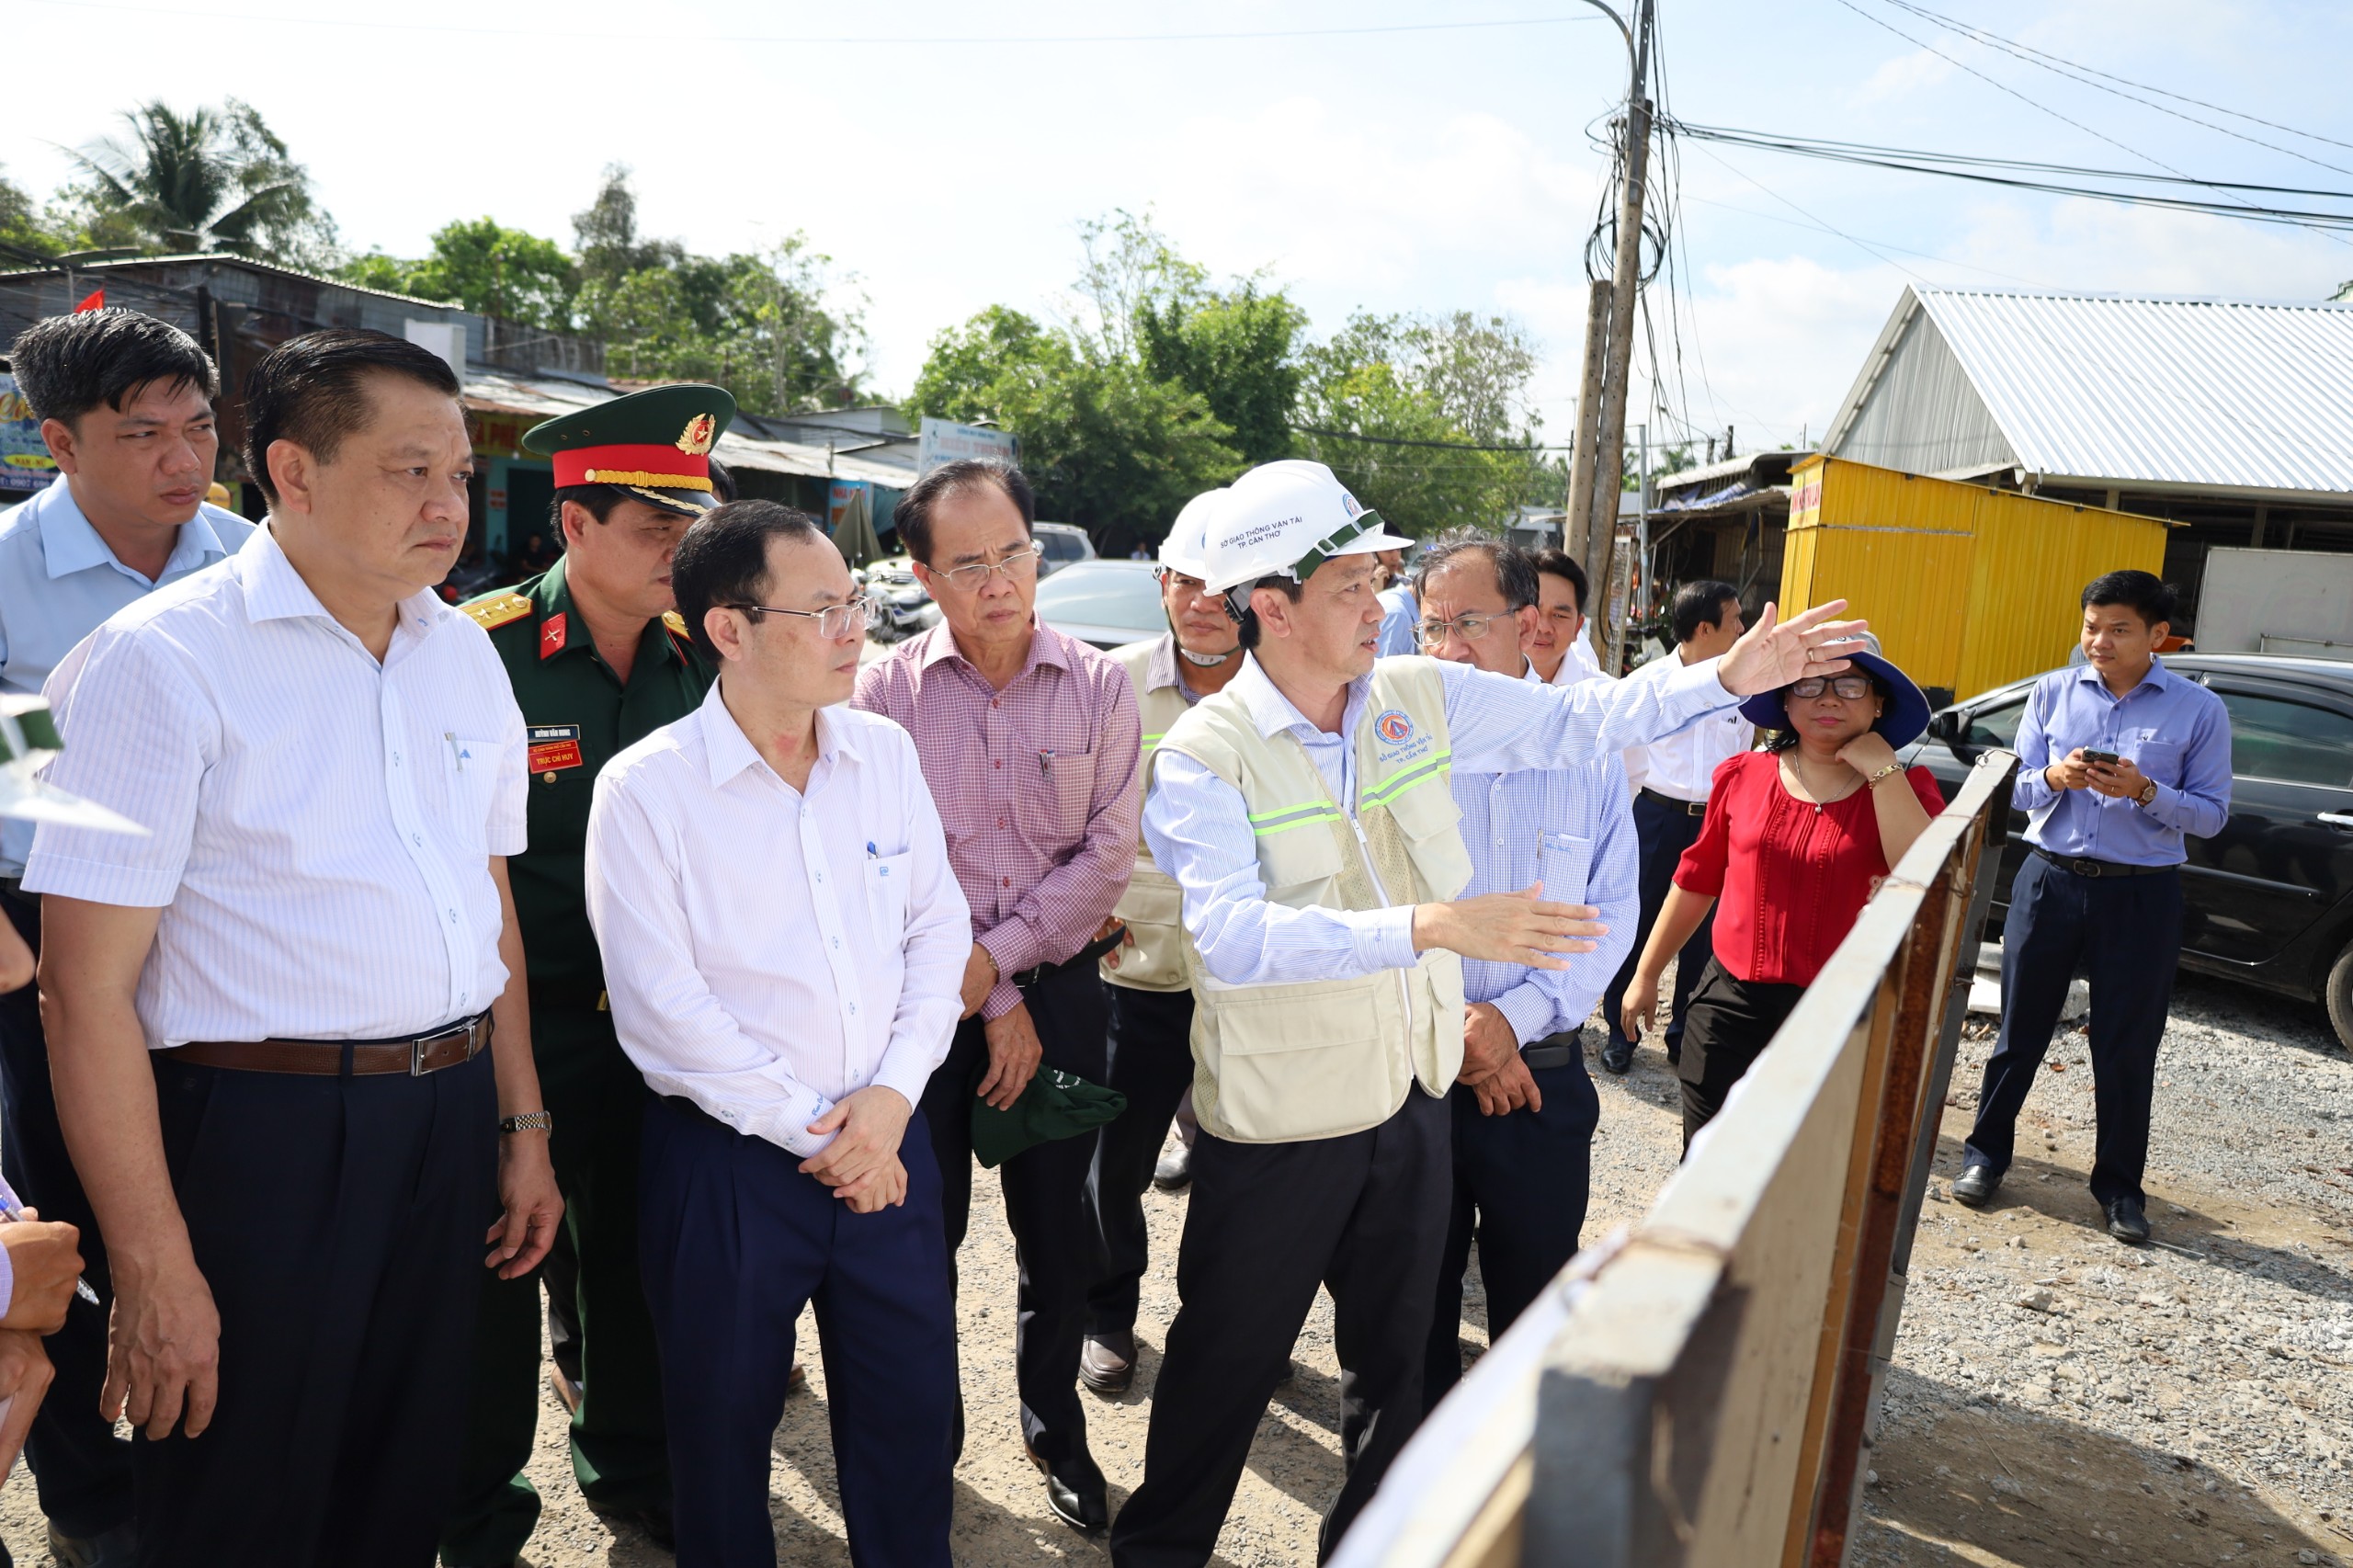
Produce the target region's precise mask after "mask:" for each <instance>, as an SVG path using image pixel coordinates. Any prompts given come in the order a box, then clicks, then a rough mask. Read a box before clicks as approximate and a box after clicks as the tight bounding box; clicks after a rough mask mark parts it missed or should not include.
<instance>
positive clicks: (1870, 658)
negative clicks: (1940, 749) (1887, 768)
mask: <svg viewBox="0 0 2353 1568" xmlns="http://www.w3.org/2000/svg"><path fill="white" fill-rule="evenodd" d="M1860 643H1861V645H1860V646H1859V647H1858V646H1854V645H1853V644H1849V645H1847V647H1846V648H1843V649H1841V650H1840V653H1841V656H1843V657H1845V658H1847V659H1848V660H1850V661H1852V662H1853V664H1854V666H1855V668H1857V669H1859V670H1861V671H1862V672H1863V673H1864V674H1866V675H1873V676H1878V677H1879V680H1880V684H1881V686H1884V687H1887V706H1886V708H1885V710H1883V711H1882V712H1881V714H1880V716H1879V722H1878V723H1876V724H1873V725H1872V726H1871V728H1872V729H1874V730H1877V731H1878V732H1879V733H1880V738H1881V739H1882V740H1884V741H1885V742H1887V744H1889V745H1892V746H1894V747H1896V748H1897V749H1898V750H1901V749H1902V748H1904V746H1908V745H1910V744H1912V743H1913V742H1914V741H1916V740H1918V739H1919V738H1920V737H1921V735H1922V734H1924V733H1926V732H1927V728H1928V699H1927V696H1926V695H1925V694H1924V693H1922V691H1921V690H1920V688H1919V687H1916V686H1915V685H1913V684H1912V677H1911V676H1907V675H1905V674H1904V672H1903V671H1902V670H1899V669H1897V668H1896V667H1895V665H1894V664H1893V661H1891V660H1889V659H1888V658H1887V657H1886V656H1885V655H1883V654H1882V653H1880V651H1879V639H1878V638H1876V637H1874V636H1872V635H1871V634H1870V632H1868V631H1866V632H1864V633H1863V635H1862V637H1861V639H1860ZM1788 690H1789V688H1788V687H1776V688H1775V689H1773V690H1771V691H1760V692H1758V693H1757V694H1756V696H1754V697H1752V698H1750V699H1748V700H1747V701H1745V702H1744V703H1742V704H1741V705H1740V716H1741V717H1742V718H1744V719H1745V720H1747V721H1748V722H1750V723H1752V724H1754V725H1756V727H1757V728H1758V729H1760V730H1786V729H1788V728H1789V727H1790V713H1789V710H1788V709H1787V708H1786V707H1784V706H1783V705H1782V698H1783V697H1784V696H1785V695H1787V693H1788Z"/></svg>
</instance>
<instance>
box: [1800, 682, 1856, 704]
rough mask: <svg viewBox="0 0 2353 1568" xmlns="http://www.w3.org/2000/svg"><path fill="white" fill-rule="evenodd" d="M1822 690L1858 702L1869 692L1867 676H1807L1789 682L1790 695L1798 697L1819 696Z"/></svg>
mask: <svg viewBox="0 0 2353 1568" xmlns="http://www.w3.org/2000/svg"><path fill="white" fill-rule="evenodd" d="M1824 690H1829V691H1834V692H1836V693H1837V694H1838V695H1839V696H1841V697H1843V698H1845V699H1847V701H1849V702H1859V701H1861V700H1862V699H1864V698H1866V697H1869V696H1870V694H1871V677H1870V676H1806V677H1805V678H1804V679H1802V680H1793V681H1791V682H1790V696H1791V697H1799V698H1813V697H1820V696H1821V695H1822V694H1823V692H1824Z"/></svg>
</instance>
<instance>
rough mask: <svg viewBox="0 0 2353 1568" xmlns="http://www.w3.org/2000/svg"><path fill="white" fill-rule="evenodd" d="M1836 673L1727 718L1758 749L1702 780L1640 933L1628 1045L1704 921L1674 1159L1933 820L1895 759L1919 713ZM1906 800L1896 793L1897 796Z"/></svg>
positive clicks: (1923, 713)
mask: <svg viewBox="0 0 2353 1568" xmlns="http://www.w3.org/2000/svg"><path fill="white" fill-rule="evenodd" d="M1851 657H1852V658H1853V660H1854V667H1853V668H1851V669H1849V670H1847V671H1845V672H1844V673H1843V674H1840V675H1836V676H1830V677H1829V678H1828V679H1826V680H1825V679H1822V678H1819V677H1816V678H1810V679H1806V680H1801V681H1797V682H1794V683H1792V684H1791V685H1789V686H1786V687H1782V688H1781V689H1780V690H1779V691H1772V692H1765V693H1762V694H1760V695H1758V696H1756V697H1752V698H1750V699H1748V700H1747V701H1746V702H1745V703H1744V704H1742V705H1741V712H1742V714H1743V715H1744V716H1745V717H1746V718H1748V719H1749V720H1750V721H1752V722H1755V723H1756V724H1757V725H1758V726H1759V727H1760V728H1764V729H1769V730H1771V731H1773V732H1774V733H1773V734H1772V736H1771V738H1770V739H1769V740H1768V742H1767V743H1766V745H1765V748H1764V749H1763V750H1761V751H1752V752H1746V753H1744V754H1742V755H1741V756H1735V757H1733V758H1732V759H1731V760H1730V761H1728V762H1726V763H1725V764H1723V766H1722V767H1719V768H1717V769H1716V776H1715V781H1714V784H1713V786H1712V787H1711V789H1710V790H1709V792H1708V814H1707V818H1706V820H1705V821H1704V822H1703V823H1702V824H1700V828H1699V838H1698V840H1697V841H1696V842H1694V843H1693V844H1692V846H1691V847H1690V848H1688V849H1687V850H1685V851H1684V852H1683V861H1682V864H1680V865H1679V866H1677V868H1676V871H1675V885H1674V887H1673V888H1671V889H1670V890H1669V891H1668V892H1667V895H1666V903H1665V906H1664V907H1663V908H1661V909H1660V911H1659V916H1658V921H1657V924H1655V925H1654V926H1652V927H1651V935H1650V941H1649V942H1648V943H1647V944H1646V945H1645V946H1644V947H1643V958H1642V962H1641V964H1640V965H1639V966H1638V967H1637V969H1636V971H1635V973H1634V979H1633V983H1631V984H1630V985H1629V986H1627V988H1626V995H1625V999H1624V1001H1623V1003H1622V1007H1623V1010H1624V1013H1623V1022H1624V1025H1625V1029H1626V1034H1627V1038H1629V1039H1632V1040H1639V1039H1640V1038H1642V1029H1643V1025H1644V1024H1646V1023H1648V1022H1649V1021H1650V1017H1651V1013H1652V1010H1653V1009H1654V1007H1655V1006H1657V1004H1658V983H1659V976H1660V974H1661V973H1662V972H1663V971H1665V968H1666V965H1667V960H1669V959H1671V958H1673V957H1674V955H1675V953H1676V952H1677V949H1680V948H1681V947H1682V946H1683V943H1684V940H1685V939H1686V938H1687V937H1689V936H1690V934H1691V933H1692V932H1693V931H1695V930H1697V929H1698V928H1699V922H1700V921H1701V920H1702V919H1704V918H1706V916H1707V914H1708V910H1709V908H1710V906H1711V905H1712V904H1715V903H1717V902H1718V901H1719V900H1721V901H1722V908H1720V909H1718V910H1717V911H1716V926H1715V943H1714V946H1715V956H1714V957H1713V958H1711V960H1709V961H1708V967H1707V968H1706V969H1705V970H1703V971H1700V975H1699V986H1698V988H1697V989H1696V990H1694V991H1693V993H1692V995H1691V1003H1690V1006H1689V1007H1688V1009H1687V1011H1686V1012H1685V1015H1684V1024H1683V1052H1682V1060H1681V1062H1679V1063H1678V1064H1677V1074H1678V1075H1679V1076H1680V1077H1681V1079H1682V1081H1683V1145H1684V1147H1685V1148H1686V1149H1688V1148H1689V1147H1690V1146H1691V1138H1692V1135H1693V1134H1694V1133H1696V1132H1698V1131H1699V1129H1700V1128H1702V1127H1705V1126H1706V1125H1707V1124H1708V1122H1709V1121H1710V1119H1712V1118H1713V1117H1714V1116H1715V1114H1716V1112H1717V1111H1719V1110H1721V1109H1722V1108H1723V1103H1724V1096H1726V1095H1728V1094H1730V1093H1731V1092H1732V1086H1733V1085H1734V1084H1736V1083H1738V1082H1739V1081H1740V1079H1741V1077H1742V1076H1743V1075H1744V1074H1746V1073H1747V1071H1748V1069H1749V1067H1750V1065H1751V1064H1752V1063H1754V1062H1756V1058H1757V1057H1758V1056H1759V1055H1760V1054H1761V1053H1762V1052H1763V1051H1764V1050H1765V1047H1766V1045H1767V1043H1768V1041H1770V1040H1772V1038H1773V1033H1774V1031H1775V1030H1777V1029H1779V1028H1780V1027H1781V1023H1782V1020H1784V1019H1785V1018H1787V1017H1789V1016H1790V1009H1791V1008H1793V1007H1795V1006H1797V1003H1798V998H1799V997H1800V996H1801V995H1802V994H1804V992H1805V988H1806V987H1807V986H1808V985H1811V984H1812V983H1813V977H1814V976H1815V975H1816V974H1818V973H1820V972H1821V970H1822V966H1823V965H1824V963H1825V962H1827V961H1828V960H1829V958H1830V954H1831V951H1832V950H1833V949H1836V947H1837V946H1838V944H1839V943H1840V942H1841V941H1842V940H1844V939H1845V937H1846V935H1847V930H1848V928H1849V927H1851V926H1853V925H1854V923H1855V916H1856V915H1859V914H1861V913H1862V908H1863V905H1864V903H1866V902H1867V901H1869V899H1870V895H1871V893H1872V892H1873V891H1874V890H1875V889H1876V888H1877V887H1878V886H1879V884H1880V881H1881V878H1883V877H1885V876H1886V875H1887V871H1888V868H1889V867H1890V866H1892V865H1893V864H1894V863H1895V862H1896V861H1898V860H1901V859H1902V858H1904V851H1905V850H1906V849H1909V848H1911V847H1912V841H1913V840H1914V839H1915V838H1918V837H1919V836H1920V834H1921V831H1922V830H1923V829H1925V828H1926V827H1927V825H1928V819H1929V817H1930V816H1932V815H1934V814H1935V813H1936V812H1940V811H1942V810H1944V804H1945V802H1944V796H1943V795H1942V794H1941V793H1939V792H1938V789H1937V783H1936V780H1935V778H1932V777H1931V776H1930V775H1929V773H1928V770H1927V768H1925V767H1914V768H1911V769H1909V770H1906V769H1905V767H1904V765H1903V764H1902V763H1900V762H1898V761H1896V759H1895V752H1896V748H1897V747H1899V746H1904V745H1909V744H1911V743H1912V742H1913V741H1914V740H1915V739H1917V738H1918V737H1919V734H1920V733H1921V732H1922V731H1923V730H1925V729H1927V725H1928V701H1927V698H1926V697H1924V696H1922V695H1921V693H1920V688H1919V687H1916V686H1915V685H1913V684H1912V681H1911V678H1910V677H1909V676H1906V675H1905V674H1904V672H1903V671H1902V670H1899V669H1897V668H1896V667H1895V666H1894V665H1892V664H1890V663H1889V662H1888V661H1887V660H1885V659H1883V658H1881V657H1880V655H1879V654H1878V653H1876V652H1859V653H1855V654H1853V655H1851ZM1906 786H1908V788H1907V787H1906Z"/></svg>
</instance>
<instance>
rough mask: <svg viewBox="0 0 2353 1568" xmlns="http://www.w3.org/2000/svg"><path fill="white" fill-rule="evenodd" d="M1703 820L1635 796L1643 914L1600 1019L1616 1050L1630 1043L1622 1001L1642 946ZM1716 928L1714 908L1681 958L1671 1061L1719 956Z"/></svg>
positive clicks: (1670, 1021) (1669, 1039) (1670, 1025)
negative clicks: (1714, 955) (1622, 1022)
mask: <svg viewBox="0 0 2353 1568" xmlns="http://www.w3.org/2000/svg"><path fill="white" fill-rule="evenodd" d="M1700 821H1701V819H1700V818H1699V817H1696V816H1692V815H1690V814H1689V813H1688V812H1679V811H1677V810H1675V809H1674V808H1672V807H1669V806H1665V805H1661V804H1660V803H1659V802H1658V801H1654V800H1652V799H1651V798H1650V797H1649V796H1648V795H1645V794H1643V793H1641V792H1639V791H1637V792H1636V794H1635V796H1634V838H1635V842H1636V843H1637V844H1638V845H1639V846H1641V849H1642V870H1641V874H1640V877H1639V879H1638V882H1637V885H1638V887H1639V890H1640V892H1641V895H1642V915H1641V916H1640V917H1639V918H1638V919H1637V920H1636V921H1635V922H1634V945H1633V946H1632V947H1631V948H1629V949H1626V961H1625V962H1624V963H1622V964H1620V965H1619V966H1618V975H1617V978H1616V979H1614V980H1612V981H1611V982H1610V983H1609V990H1608V993H1607V994H1605V995H1603V997H1602V998H1601V1016H1602V1017H1603V1018H1604V1019H1606V1020H1607V1021H1608V1026H1609V1040H1610V1043H1611V1044H1613V1045H1625V1044H1628V1043H1630V1042H1629V1041H1628V1040H1627V1039H1626V1034H1625V1031H1624V1030H1623V1029H1622V1028H1620V1027H1619V1022H1618V1020H1619V1017H1620V1013H1619V1002H1620V999H1621V998H1623V997H1624V996H1625V994H1626V987H1628V986H1629V985H1631V984H1632V983H1634V969H1635V966H1636V965H1637V964H1639V963H1641V962H1642V958H1643V945H1644V944H1646V943H1647V942H1649V940H1650V939H1651V927H1652V926H1654V925H1656V924H1658V912H1659V911H1660V910H1661V909H1664V908H1665V906H1666V894H1667V890H1668V889H1669V888H1671V887H1673V886H1674V885H1675V868H1676V867H1677V865H1678V864H1680V863H1681V861H1682V859H1683V852H1684V851H1685V850H1686V849H1688V848H1690V847H1691V845H1692V841H1693V840H1695V839H1697V838H1698V837H1699V823H1700ZM1715 929H1716V911H1715V906H1714V905H1712V904H1711V905H1710V906H1709V908H1708V915H1707V918H1706V919H1704V920H1702V921H1700V922H1699V928H1698V929H1697V930H1695V931H1693V932H1692V933H1691V935H1690V937H1689V938H1688V940H1686V941H1685V942H1684V944H1683V950H1682V951H1681V952H1680V953H1678V954H1677V956H1676V960H1675V995H1674V1001H1673V1005H1672V1006H1670V1007H1669V1008H1668V1010H1667V1015H1666V1051H1667V1054H1668V1055H1669V1056H1679V1054H1680V1052H1681V1050H1682V1044H1683V1035H1684V1028H1685V1023H1686V1020H1687V1019H1688V1017H1690V1012H1691V994H1692V993H1693V992H1694V991H1696V990H1698V989H1699V971H1700V970H1701V969H1703V968H1705V967H1706V966H1707V962H1708V955H1709V954H1710V953H1711V952H1712V951H1714V946H1713V944H1714V940H1715Z"/></svg>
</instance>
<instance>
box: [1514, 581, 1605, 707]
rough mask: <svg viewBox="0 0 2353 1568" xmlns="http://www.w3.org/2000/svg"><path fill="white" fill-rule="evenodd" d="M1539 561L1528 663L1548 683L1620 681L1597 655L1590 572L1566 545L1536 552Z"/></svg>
mask: <svg viewBox="0 0 2353 1568" xmlns="http://www.w3.org/2000/svg"><path fill="white" fill-rule="evenodd" d="M1529 560H1530V561H1531V562H1534V563H1535V566H1536V589H1537V599H1536V627H1535V630H1534V631H1530V632H1529V634H1528V662H1529V665H1530V666H1532V667H1533V668H1534V670H1535V671H1536V678H1537V679H1538V680H1540V681H1542V682H1544V683H1545V684H1546V685H1547V686H1580V685H1583V684H1584V683H1585V682H1586V681H1595V680H1615V679H1617V678H1618V677H1617V676H1613V675H1610V674H1608V672H1607V671H1605V670H1603V669H1602V667H1601V663H1600V661H1599V660H1597V659H1596V658H1595V657H1594V656H1593V639H1592V638H1590V637H1588V636H1586V616H1585V601H1586V574H1585V568H1584V567H1583V566H1582V565H1580V564H1579V563H1578V562H1577V559H1576V557H1574V556H1573V555H1571V554H1570V553H1569V552H1568V551H1565V550H1556V549H1545V550H1538V551H1530V552H1529Z"/></svg>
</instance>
